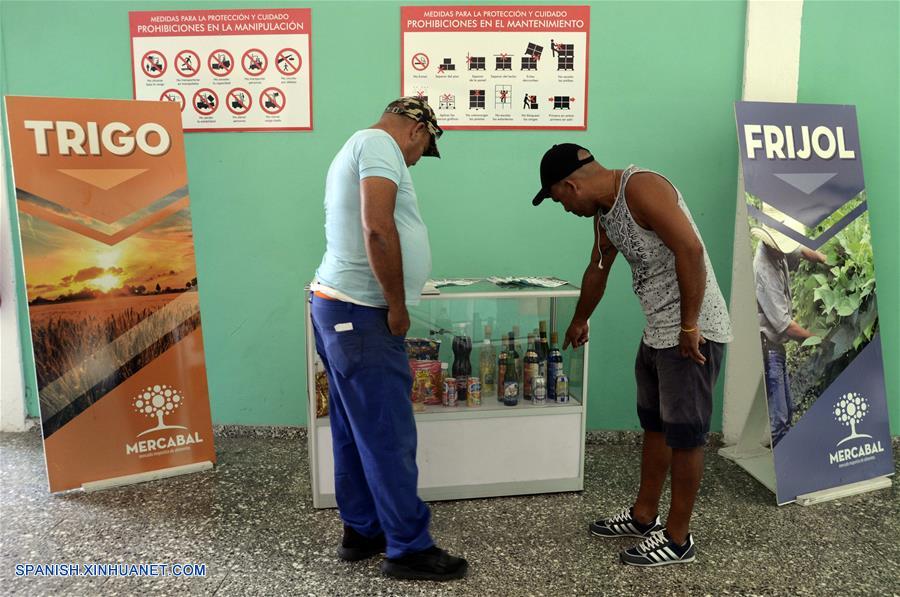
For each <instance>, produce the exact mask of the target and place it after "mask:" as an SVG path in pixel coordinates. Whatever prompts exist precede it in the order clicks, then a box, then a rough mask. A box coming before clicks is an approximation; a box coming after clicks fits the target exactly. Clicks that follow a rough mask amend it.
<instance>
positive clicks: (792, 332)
mask: <svg viewBox="0 0 900 597" xmlns="http://www.w3.org/2000/svg"><path fill="white" fill-rule="evenodd" d="M783 333H784V334H785V335H786V336H787V337H788V338H790V339H791V340H796V341H798V342H803V341H804V340H806V339H807V338H809V337H811V336H812V335H813V333H812V332H810V331H809V330H807V329H806V328H804V327H803V326H801V325H800V324H799V323H797V322H796V321H793V320H792V321H791V323H790V324H789V325H788V326H787V329H786V330H784V332H783Z"/></svg>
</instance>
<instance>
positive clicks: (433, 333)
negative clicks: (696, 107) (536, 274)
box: [314, 281, 585, 417]
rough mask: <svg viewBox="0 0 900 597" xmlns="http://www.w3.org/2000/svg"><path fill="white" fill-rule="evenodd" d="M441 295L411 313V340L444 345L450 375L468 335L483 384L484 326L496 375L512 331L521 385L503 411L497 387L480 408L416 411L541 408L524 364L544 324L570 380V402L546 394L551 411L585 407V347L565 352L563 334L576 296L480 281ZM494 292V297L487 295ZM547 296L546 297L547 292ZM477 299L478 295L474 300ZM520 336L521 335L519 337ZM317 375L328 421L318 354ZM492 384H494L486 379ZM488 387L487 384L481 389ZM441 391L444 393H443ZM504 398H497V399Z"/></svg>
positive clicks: (475, 372)
mask: <svg viewBox="0 0 900 597" xmlns="http://www.w3.org/2000/svg"><path fill="white" fill-rule="evenodd" d="M556 290H557V291H565V292H569V293H572V291H574V290H576V288H575V287H573V286H570V285H566V286H563V287H561V288H559V289H556ZM440 292H441V294H440V295H439V296H431V297H426V298H424V299H423V300H422V301H421V302H420V303H419V304H418V305H417V306H415V307H410V308H409V315H410V323H411V325H410V329H409V333H408V334H407V338H408V340H412V339H416V338H420V339H421V338H424V339H430V340H435V341H439V342H440V348H439V350H438V357H439V358H438V360H439V361H441V362H443V363H447V365H448V370H449V375H452V371H453V364H454V360H455V355H454V353H453V339H454V336H463V335H464V336H468V337H469V338H470V339H471V346H472V350H471V353H470V356H469V363H470V367H471V369H470V370H471V376H472V377H477V378H479V380H480V381H481V382H482V384H483V382H484V381H485V380H484V379H483V378H482V375H481V371H480V365H481V355H482V351H483V350H485V345H484V340H485V326H490V328H491V330H490V331H491V335H490V338H489V340H490V341H491V342H490V346H491V348H490V349H488V350H489V351H492V352H493V358H492V359H490V360H491V361H493V365H494V367H493V370H494V375H495V376H496V366H497V363H496V359H497V356H498V355H499V353H500V352H501V350H503V348H502V347H501V345H500V341H501V337H502V339H503V347H504V348H505V346H506V341H507V338H508V337H509V334H510V332H514V334H513V336H514V340H513V343H514V345H515V348H516V351H517V352H518V353H519V363H518V364H517V370H518V381H519V385H520V389H519V393H518V401H517V405H516V406H515V407H509V406H505V405H504V404H503V401H502V395H503V392H502V388H501V387H499V384H496V383H495V389H494V390H493V391H491V390H490V389H489V385H490V384H487V385H488V388H486V390H487V391H485V392H482V396H481V405H480V406H467V405H466V402H465V401H460V402H458V404H457V406H455V407H450V406H443V405H427V406H426V405H423V404H417V405H416V412H417V413H419V414H421V413H434V412H470V411H471V412H474V411H479V410H510V411H511V410H512V409H513V408H519V409H532V408H538V407H537V406H535V405H534V403H533V402H532V401H529V400H525V396H524V394H525V392H524V388H522V385H523V382H524V372H523V366H522V365H523V364H524V363H523V361H524V358H525V353H526V350H527V343H528V335H529V334H534V336H535V338H536V339H537V340H538V341H539V340H540V334H539V330H540V328H541V322H544V326H545V329H546V330H547V334H546V338H547V343H548V344H549V343H550V341H551V337H552V333H554V332H556V333H557V335H558V346H557V347H558V348H559V349H560V350H561V353H562V358H563V374H564V375H566V376H567V377H568V395H569V401H568V402H566V401H556V402H554V401H553V400H551V399H550V398H551V395H552V392H548V399H547V405H546V407H547V408H566V407H570V406H578V405H580V404H581V403H582V399H583V387H584V373H585V372H584V348H583V347H581V348H578V349H577V350H576V349H573V348H572V347H571V346H570V347H569V348H568V349H567V350H562V343H563V341H564V336H565V331H566V329H567V327H568V325H569V322H570V321H571V320H572V316H573V314H574V312H575V306H576V304H577V301H578V297H577V296H565V297H550V296H529V294H534V293H535V291H534V289H529V290H522V289H514V288H501V287H498V286H496V285H494V284H492V283H489V282H486V281H481V282H478V283H476V284H473V285H470V286H464V287H463V286H449V287H444V288H441V289H440ZM487 293H490V296H483V295H484V294H487ZM544 294H547V293H546V292H545V293H544ZM473 295H474V296H473ZM515 332H517V333H515ZM489 354H490V353H489ZM314 358H315V361H314V370H315V374H316V384H315V388H316V400H317V413H316V416H317V417H323V416H327V408H326V404H325V400H324V398H325V396H326V395H327V381H325V373H324V369H323V367H322V363H321V361H320V360H319V358H318V355H315V357H314ZM548 369H549V368H542V372H543V373H544V379H545V381H546V383H547V384H548V390H549V384H550V383H551V382H552V380H549V379H547V373H548ZM488 381H490V379H488ZM483 385H484V384H483ZM442 390H443V388H442V389H441V391H440V394H443V391H442ZM498 392H499V394H500V399H498V396H497V394H498Z"/></svg>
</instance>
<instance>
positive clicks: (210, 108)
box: [193, 87, 219, 116]
mask: <svg viewBox="0 0 900 597" xmlns="http://www.w3.org/2000/svg"><path fill="white" fill-rule="evenodd" d="M193 103H194V110H196V111H197V113H198V114H200V115H201V116H209V115H210V114H212V113H213V112H215V111H216V110H218V108H219V96H218V95H216V92H215V91H213V90H212V89H209V88H207V87H204V88H203V89H200V90H198V91H197V92H195V93H194V99H193Z"/></svg>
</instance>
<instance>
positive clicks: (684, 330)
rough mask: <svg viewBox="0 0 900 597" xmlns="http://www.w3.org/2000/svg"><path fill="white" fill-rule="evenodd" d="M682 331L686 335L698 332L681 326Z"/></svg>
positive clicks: (695, 329)
mask: <svg viewBox="0 0 900 597" xmlns="http://www.w3.org/2000/svg"><path fill="white" fill-rule="evenodd" d="M681 331H682V332H684V333H685V334H690V333H691V332H696V331H697V328H685V327H684V326H681Z"/></svg>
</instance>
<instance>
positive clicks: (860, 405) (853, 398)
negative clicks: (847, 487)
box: [829, 392, 884, 464]
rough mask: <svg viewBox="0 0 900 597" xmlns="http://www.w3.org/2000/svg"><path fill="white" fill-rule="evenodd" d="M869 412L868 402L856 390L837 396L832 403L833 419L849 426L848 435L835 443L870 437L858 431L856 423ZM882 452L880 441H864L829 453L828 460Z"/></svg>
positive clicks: (848, 458) (831, 461)
mask: <svg viewBox="0 0 900 597" xmlns="http://www.w3.org/2000/svg"><path fill="white" fill-rule="evenodd" d="M868 412H869V403H868V401H867V400H866V398H865V397H864V396H862V395H861V394H859V393H858V392H847V393H846V394H844V395H842V396H841V397H840V398H838V400H837V402H836V403H835V405H834V420H835V421H837V422H838V423H840V424H841V425H844V426H846V427H849V428H850V435H848V436H847V437H845V438H844V439H842V440H841V441H839V442H838V443H837V445H838V446H840V445H841V444H843V443H845V442H848V441H851V440H855V439H872V436H871V435H869V434H867V433H858V432H857V431H856V424H857V423H859V422H861V421H862V420H863V419H864V418H865V416H866V415H867V414H868ZM882 452H884V448H883V447H882V446H881V442H880V441H876V442H866V443H864V444H862V445H857V446H853V447H852V448H843V449H841V450H837V451H835V452H832V453H831V454H829V462H830V463H831V464H836V463H841V462H847V461H851V460H857V459H860V458H865V457H867V456H872V457H874V455H875V454H880V453H882Z"/></svg>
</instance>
